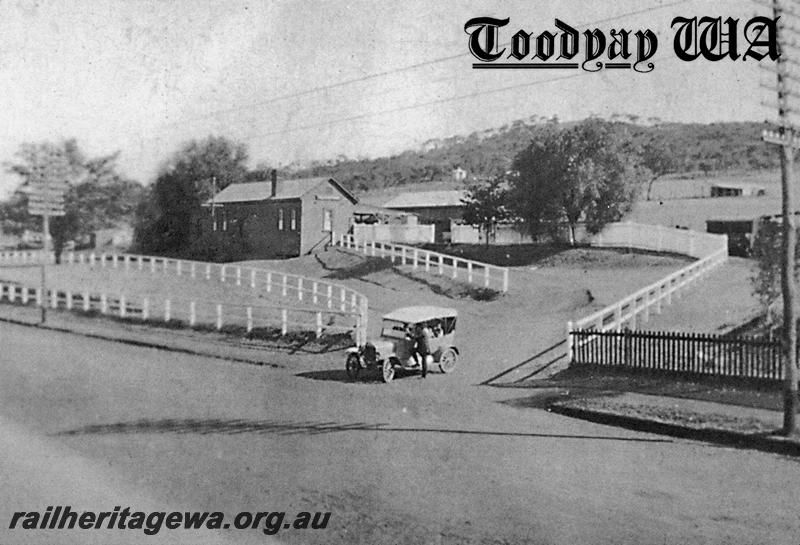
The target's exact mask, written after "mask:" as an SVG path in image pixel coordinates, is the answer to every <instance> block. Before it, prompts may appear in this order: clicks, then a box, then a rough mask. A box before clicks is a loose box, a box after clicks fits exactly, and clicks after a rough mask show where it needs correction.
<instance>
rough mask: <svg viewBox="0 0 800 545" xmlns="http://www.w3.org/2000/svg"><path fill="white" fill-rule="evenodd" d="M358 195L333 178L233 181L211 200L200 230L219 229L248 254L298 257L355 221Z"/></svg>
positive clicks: (234, 246)
mask: <svg viewBox="0 0 800 545" xmlns="http://www.w3.org/2000/svg"><path fill="white" fill-rule="evenodd" d="M357 203H358V200H357V199H356V198H355V197H354V196H353V195H352V194H351V193H350V192H349V191H347V190H346V189H345V188H344V187H342V186H341V185H340V184H339V183H338V182H337V181H336V180H334V179H333V178H325V177H322V178H303V179H294V180H278V179H277V177H276V175H275V173H274V172H273V175H272V179H271V180H269V181H263V182H250V183H241V184H231V185H229V186H228V187H226V188H225V189H223V190H222V191H220V192H219V193H217V194H216V195H214V197H213V198H211V199H209V200H208V201H207V202H206V203H205V204H204V205H203V206H204V208H205V212H204V213H203V214H202V217H201V218H199V221H198V222H197V229H198V231H199V233H198V235H202V234H203V233H208V232H215V233H217V236H222V237H223V240H224V241H225V242H226V243H229V244H230V245H232V249H233V250H235V253H236V254H237V255H241V256H242V257H243V258H246V259H269V258H276V257H295V256H299V255H305V254H309V253H311V252H312V251H313V250H315V249H317V248H321V247H324V245H325V244H327V243H328V242H330V240H331V233H333V232H337V233H344V232H347V231H348V230H349V228H350V225H351V223H352V221H353V211H354V209H355V206H356V204H357Z"/></svg>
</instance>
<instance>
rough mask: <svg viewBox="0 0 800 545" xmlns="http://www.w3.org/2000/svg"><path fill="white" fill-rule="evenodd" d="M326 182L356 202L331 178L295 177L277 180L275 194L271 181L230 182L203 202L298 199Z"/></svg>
mask: <svg viewBox="0 0 800 545" xmlns="http://www.w3.org/2000/svg"><path fill="white" fill-rule="evenodd" d="M325 182H328V183H330V184H331V185H333V187H335V188H336V189H337V190H338V191H339V192H340V193H341V194H342V195H344V196H345V197H346V198H347V199H348V200H349V201H350V202H352V203H353V204H356V203H357V202H358V199H356V198H355V197H354V196H353V195H352V193H350V192H349V191H347V190H346V189H345V188H343V187H342V186H341V185H340V184H339V183H338V182H337V181H336V180H334V179H333V178H325V177H319V178H297V179H294V180H278V184H277V185H278V186H277V191H276V193H275V196H274V197H273V196H272V195H271V193H272V182H271V181H266V182H248V183H243V184H231V185H229V186H228V187H226V188H225V189H223V190H222V191H220V192H219V193H217V194H216V195H215V196H214V198H213V199H210V200H208V201H207V202H206V203H205V204H206V205H210V204H211V202H212V200H213V202H214V204H226V203H234V202H254V201H267V200H276V201H277V200H287V199H299V198H300V197H302V196H303V195H305V194H306V193H308V192H309V191H312V190H313V189H314V188H315V187H317V186H319V185H320V184H322V183H325Z"/></svg>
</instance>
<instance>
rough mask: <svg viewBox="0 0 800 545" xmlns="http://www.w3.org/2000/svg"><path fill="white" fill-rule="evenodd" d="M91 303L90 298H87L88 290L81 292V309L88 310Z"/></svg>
mask: <svg viewBox="0 0 800 545" xmlns="http://www.w3.org/2000/svg"><path fill="white" fill-rule="evenodd" d="M91 304H92V300H91V299H90V298H89V292H88V291H85V292H83V311H84V312H89V309H90V308H91Z"/></svg>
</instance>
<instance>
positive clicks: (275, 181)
mask: <svg viewBox="0 0 800 545" xmlns="http://www.w3.org/2000/svg"><path fill="white" fill-rule="evenodd" d="M271 178H272V185H271V189H270V197H274V196H276V195H277V194H278V171H277V170H275V169H274V168H273V169H272V175H271Z"/></svg>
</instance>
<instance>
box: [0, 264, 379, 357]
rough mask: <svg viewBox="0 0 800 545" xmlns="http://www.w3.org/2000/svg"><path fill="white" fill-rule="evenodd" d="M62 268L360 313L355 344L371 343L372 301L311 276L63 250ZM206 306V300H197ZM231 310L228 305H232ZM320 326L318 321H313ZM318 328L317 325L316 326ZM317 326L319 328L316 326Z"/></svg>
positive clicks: (240, 266) (241, 267) (252, 268)
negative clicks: (223, 288)
mask: <svg viewBox="0 0 800 545" xmlns="http://www.w3.org/2000/svg"><path fill="white" fill-rule="evenodd" d="M43 261H46V262H47V263H51V264H52V263H54V258H53V257H52V255H48V256H45V255H44V254H43V252H42V251H10V252H0V263H1V264H4V265H17V264H19V265H32V264H37V263H42V262H43ZM61 263H62V265H88V266H93V267H100V268H108V269H117V270H127V271H130V270H137V271H143V272H148V273H150V274H152V275H173V276H183V277H186V278H187V280H189V281H195V282H203V281H213V282H220V283H227V284H230V285H234V286H241V287H242V288H243V289H247V290H251V291H253V290H254V291H256V293H260V294H265V295H270V296H273V297H276V298H287V299H294V300H295V301H296V302H297V304H289V303H286V304H283V305H281V308H286V309H294V310H296V311H297V312H300V310H301V306H315V307H320V308H322V309H325V310H326V311H338V312H340V313H348V314H352V313H356V314H358V315H359V320H358V329H357V330H356V331H355V336H356V342H357V343H359V344H361V343H363V342H366V330H367V323H368V316H367V313H368V300H367V298H366V297H365V296H364V295H362V294H361V293H359V292H357V291H355V290H353V289H351V288H348V287H347V286H343V285H341V284H335V283H332V282H328V281H325V280H322V279H318V278H310V277H305V276H300V275H295V274H290V273H285V272H280V271H274V270H268V269H262V268H258V267H248V266H246V265H235V264H226V263H208V262H201V261H189V260H184V259H173V258H166V257H158V256H146V255H137V254H116V253H105V252H100V253H98V252H88V253H87V252H64V253H63V254H62V256H61ZM197 303H198V304H199V303H201V300H197ZM228 306H229V305H228ZM314 322H315V324H316V320H314ZM315 324H314V325H315ZM315 327H316V325H315Z"/></svg>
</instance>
